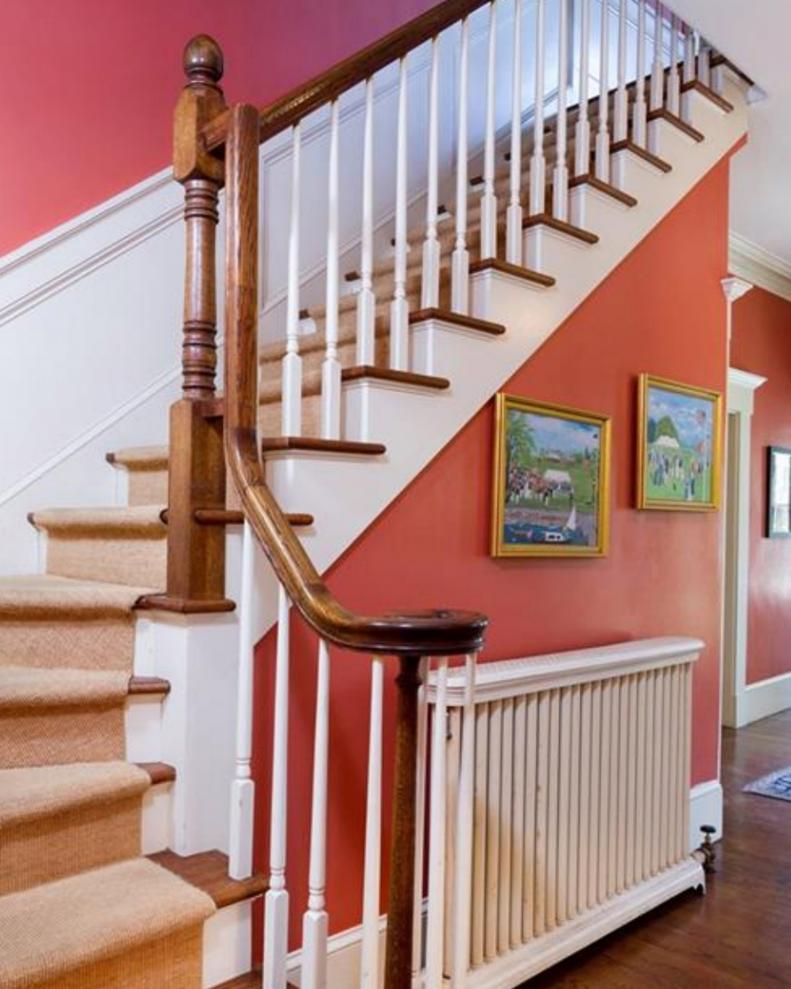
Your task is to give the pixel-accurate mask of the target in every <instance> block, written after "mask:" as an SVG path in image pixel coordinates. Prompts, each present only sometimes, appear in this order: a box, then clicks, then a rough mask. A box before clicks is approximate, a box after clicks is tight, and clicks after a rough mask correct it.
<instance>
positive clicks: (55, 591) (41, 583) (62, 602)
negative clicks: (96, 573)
mask: <svg viewBox="0 0 791 989" xmlns="http://www.w3.org/2000/svg"><path fill="white" fill-rule="evenodd" d="M151 590H152V589H151V588H149V587H132V586H131V585H127V584H114V583H110V582H106V581H98V580H77V579H75V578H73V577H58V576H55V575H53V574H24V575H21V576H12V577H0V618H5V619H13V618H20V619H22V618H24V619H35V618H38V619H41V618H48V617H52V616H53V614H58V615H60V616H63V617H67V616H74V617H81V618H82V617H92V618H98V617H117V616H119V615H123V614H126V615H128V614H129V613H130V612H131V610H132V609H133V608H134V606H135V604H136V603H137V601H138V600H139V599H140V598H141V597H143V596H144V595H146V594H150V593H151Z"/></svg>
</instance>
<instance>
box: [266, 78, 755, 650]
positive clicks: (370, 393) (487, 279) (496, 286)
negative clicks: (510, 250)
mask: <svg viewBox="0 0 791 989" xmlns="http://www.w3.org/2000/svg"><path fill="white" fill-rule="evenodd" d="M723 95H724V96H725V98H726V99H728V100H729V101H730V102H731V103H732V104H733V105H734V110H733V112H732V113H729V114H723V113H721V112H719V111H716V112H713V111H711V110H710V109H709V108H708V107H706V106H703V105H701V106H700V107H699V108H695V109H693V119H692V121H691V122H692V123H693V124H694V125H695V126H697V127H699V128H700V129H701V130H703V131H704V133H705V135H706V139H705V141H704V142H702V143H701V144H694V145H692V144H684V143H682V142H677V143H676V146H675V148H674V157H673V160H672V161H671V164H672V166H673V168H672V171H670V172H669V173H666V174H663V173H661V172H660V171H658V170H657V169H656V168H654V167H653V166H652V165H650V164H648V163H647V162H645V161H643V160H642V159H641V158H639V157H638V156H637V155H635V154H633V153H632V152H630V151H621V152H618V153H617V154H616V155H614V156H613V159H614V162H613V164H614V170H615V171H616V172H619V173H620V174H621V176H622V179H623V184H624V190H625V191H627V192H629V193H631V194H632V195H634V196H635V197H637V199H638V204H637V205H636V206H635V207H633V208H631V209H627V208H625V207H624V206H623V205H622V204H620V203H619V202H616V201H615V200H612V199H611V198H610V197H607V196H603V195H600V194H597V193H595V191H593V190H587V193H588V196H589V198H588V201H587V203H586V208H587V210H588V212H587V215H588V218H589V220H588V222H589V224H590V225H591V229H592V231H593V232H594V233H598V234H599V236H600V240H599V243H598V244H596V245H593V246H587V245H585V246H582V245H580V244H579V243H578V242H575V241H573V240H572V239H571V238H569V237H565V236H563V235H558V234H555V233H554V232H553V231H549V232H548V233H549V235H548V236H545V237H544V244H543V265H544V270H545V271H546V273H547V274H551V275H553V276H554V277H555V278H556V279H557V281H556V284H555V285H554V286H553V287H552V288H541V287H537V286H534V285H530V284H529V283H527V282H526V281H524V280H523V279H520V278H515V277H512V276H510V275H507V274H503V273H501V272H496V271H484V272H479V273H477V274H475V275H473V277H472V278H471V305H472V313H473V315H475V316H477V317H480V318H482V319H486V320H490V321H492V322H496V323H502V324H504V325H505V326H506V333H505V334H504V335H502V336H500V337H487V336H486V335H484V334H480V333H472V332H465V331H460V330H458V329H457V328H454V329H451V330H449V331H448V332H446V333H443V334H442V341H441V356H440V357H439V358H438V363H437V365H436V366H435V367H434V368H433V371H434V373H437V374H441V375H444V376H446V377H449V378H450V379H451V387H450V388H449V389H448V390H447V391H446V392H443V393H439V394H437V393H431V394H430V395H428V394H426V393H425V392H422V391H420V390H419V389H416V388H413V387H411V386H404V385H397V384H393V383H389V382H354V383H349V384H346V385H345V386H344V428H345V430H346V432H345V435H346V437H347V438H366V439H373V440H376V441H378V442H381V443H384V444H385V445H386V447H387V452H386V453H385V454H384V455H383V456H382V457H378V458H369V457H366V458H360V457H353V456H346V455H344V454H332V455H328V454H326V453H322V454H316V453H314V452H306V451H286V452H279V453H276V454H268V455H267V458H266V466H267V478H268V481H269V483H270V485H271V486H272V489H273V491H274V493H275V495H276V497H277V499H278V501H279V503H280V505H281V507H282V509H283V511H286V512H291V511H298V510H301V509H303V508H304V506H305V505H306V504H308V505H309V506H310V510H311V513H312V514H313V515H314V517H315V525H314V527H313V528H312V529H311V530H308V531H306V532H304V533H300V538H301V539H303V540H304V545H305V547H306V550H307V552H308V553H309V554H310V557H311V559H312V560H313V562H314V564H315V566H316V568H317V569H318V570H319V571H320V572H322V573H323V572H325V571H326V570H327V569H328V568H329V567H330V566H331V565H332V564H333V563H334V562H335V561H336V560H337V559H338V558H339V556H340V555H341V554H342V553H343V552H344V551H345V550H346V549H347V548H348V547H349V546H350V545H351V544H352V543H353V542H354V541H355V540H356V539H358V538H359V537H360V535H361V534H362V533H363V532H364V531H365V530H366V529H367V528H368V526H370V525H371V524H372V523H373V522H374V521H375V519H376V518H377V517H378V516H379V515H380V514H381V512H383V511H384V510H385V509H386V508H387V506H388V505H389V504H390V503H391V502H392V501H393V500H394V499H395V498H396V497H397V496H398V494H399V493H400V492H401V491H402V490H403V489H404V488H405V487H406V486H407V485H408V484H409V483H410V482H411V481H412V480H413V479H414V478H415V477H416V476H417V474H418V473H419V472H420V471H421V470H422V469H423V468H424V467H425V466H426V465H427V464H428V463H429V462H430V461H431V460H432V459H433V458H434V457H435V456H436V455H437V454H438V453H439V452H440V450H442V449H443V447H444V446H446V445H447V443H449V442H450V440H451V439H453V437H454V436H455V435H456V434H457V433H458V432H459V431H460V430H461V429H462V428H463V427H464V426H465V425H466V423H467V422H469V420H470V419H471V418H472V417H473V416H474V415H475V414H476V413H477V412H478V411H479V409H480V408H482V406H483V405H485V404H486V402H487V401H489V400H490V399H491V397H492V396H493V395H494V394H495V393H496V392H497V391H498V390H499V389H500V388H502V386H503V384H504V383H505V382H506V381H508V379H509V378H510V377H511V376H512V375H513V374H514V373H515V372H516V371H517V370H518V369H519V368H520V367H521V366H522V365H523V364H524V363H525V361H527V360H528V359H529V358H530V356H531V355H532V354H533V353H535V351H536V350H537V349H538V348H539V347H540V346H541V345H542V344H543V343H544V342H545V341H546V340H547V339H548V338H549V336H551V334H552V333H553V332H554V331H555V330H556V329H557V328H559V327H560V326H561V325H562V324H563V322H564V321H565V320H566V319H567V318H568V317H569V316H570V314H571V313H572V312H574V310H575V309H576V308H577V307H578V306H579V305H580V304H581V303H582V302H583V301H584V300H585V299H586V298H587V297H588V296H589V295H590V294H591V293H592V292H593V291H594V290H595V289H596V287H597V286H598V285H600V284H601V283H602V282H603V281H604V279H605V278H607V276H608V275H609V274H611V272H612V271H613V270H614V269H615V268H616V267H617V266H618V265H619V264H620V263H621V262H622V261H623V260H624V259H625V258H626V257H627V256H628V255H629V254H630V253H631V252H632V251H633V250H634V249H635V248H636V247H637V246H638V244H639V243H640V242H641V241H642V240H643V239H644V238H645V237H646V236H647V235H648V234H649V233H650V232H651V231H652V230H653V229H654V227H656V225H657V224H658V223H659V222H660V221H661V220H662V219H663V218H664V217H665V216H666V215H667V214H668V213H669V212H670V211H671V210H672V209H673V208H674V207H675V206H676V205H677V204H678V203H679V202H680V201H681V200H682V199H683V198H684V196H686V195H687V193H689V192H690V191H691V189H692V188H693V187H694V186H695V185H697V183H698V182H700V181H701V179H703V178H704V176H705V175H706V174H707V173H708V172H709V171H710V170H711V169H712V168H713V167H714V166H716V165H717V164H718V163H719V162H720V161H721V160H722V159H723V158H724V157H725V156H727V155H729V154H730V153H732V152H733V151H734V150H736V146H737V145H738V144H739V142H740V141H742V140H743V138H744V137H745V134H746V132H747V103H746V99H745V94H744V91H743V88H742V87H740V86H738V85H737V83H736V82H735V81H733V80H732V79H730V78H729V79H728V80H727V81H726V89H725V92H724V94H723ZM701 99H704V98H702V97H701ZM707 102H708V101H707ZM545 233H546V232H545ZM527 239H528V235H527V233H526V236H525V241H527ZM725 274H726V272H725V271H723V276H724V275H725ZM432 322H436V321H432ZM435 328H436V327H435ZM416 330H417V327H413V329H412V354H411V359H413V360H414V354H415V340H416V338H417V339H418V340H419V334H420V332H421V331H418V332H416ZM422 332H426V327H425V324H424V328H423V330H422ZM482 338H483V339H482ZM415 369H416V370H423V368H420V367H418V368H415ZM363 413H364V415H363ZM428 423H430V428H427V424H428ZM256 575H257V576H258V575H260V580H261V582H262V583H261V584H260V585H258V586H257V593H256V606H255V610H256V614H255V615H254V619H253V625H254V633H255V638H256V640H258V639H260V638H261V637H263V635H265V634H266V632H267V631H268V630H269V629H270V628H271V627H272V625H273V624H274V623H275V621H276V595H274V594H272V593H271V588H272V580H271V571H270V570H269V567H268V564H267V563H266V561H265V559H264V558H263V553H260V556H259V559H258V561H257V563H256ZM266 591H269V593H266ZM430 604H431V602H427V605H430Z"/></svg>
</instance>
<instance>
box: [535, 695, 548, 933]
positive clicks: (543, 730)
mask: <svg viewBox="0 0 791 989" xmlns="http://www.w3.org/2000/svg"><path fill="white" fill-rule="evenodd" d="M550 698H551V692H549V691H544V692H542V693H541V694H539V695H538V740H537V746H536V788H535V789H536V797H535V803H536V824H535V853H534V854H535V858H534V887H533V897H534V899H533V910H534V914H533V936H534V937H536V938H538V937H540V936H541V935H543V934H545V933H546V931H547V929H548V926H549V924H548V916H547V879H548V867H547V848H548V844H549V841H548V829H549V812H548V803H549V799H548V797H549V762H550V720H551V718H550Z"/></svg>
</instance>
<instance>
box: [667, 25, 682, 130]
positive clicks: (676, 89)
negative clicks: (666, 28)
mask: <svg viewBox="0 0 791 989" xmlns="http://www.w3.org/2000/svg"><path fill="white" fill-rule="evenodd" d="M667 109H668V110H669V111H670V112H671V113H673V114H675V115H676V116H677V117H678V116H679V115H680V113H681V79H680V77H679V74H678V18H677V17H676V15H675V14H672V13H671V15H670V71H669V72H668V75H667Z"/></svg>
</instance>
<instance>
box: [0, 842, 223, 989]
mask: <svg viewBox="0 0 791 989" xmlns="http://www.w3.org/2000/svg"><path fill="white" fill-rule="evenodd" d="M214 911H215V905H214V903H213V901H212V900H211V898H210V897H209V896H207V895H206V894H205V893H203V892H201V891H200V890H198V889H196V888H195V887H194V886H192V885H190V884H189V883H186V882H184V881H183V880H182V879H180V878H178V877H177V876H174V875H173V874H172V873H171V872H169V871H167V870H166V869H162V868H160V866H158V865H155V864H154V863H152V862H150V861H148V860H147V859H141V858H137V859H130V860H127V861H124V862H118V863H115V864H113V865H107V866H104V867H103V868H99V869H94V870H91V871H88V872H83V873H81V874H80V875H76V876H71V877H69V878H66V879H61V880H60V881H58V882H50V883H47V884H45V885H41V886H37V887H36V888H34V889H31V890H27V891H25V892H22V893H14V894H12V895H10V896H5V897H2V898H0V987H2V989H162V987H165V986H167V987H168V989H199V987H200V986H201V966H202V954H201V951H202V925H203V922H204V921H205V920H206V919H207V918H208V917H209V916H211V914H213V913H214Z"/></svg>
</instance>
